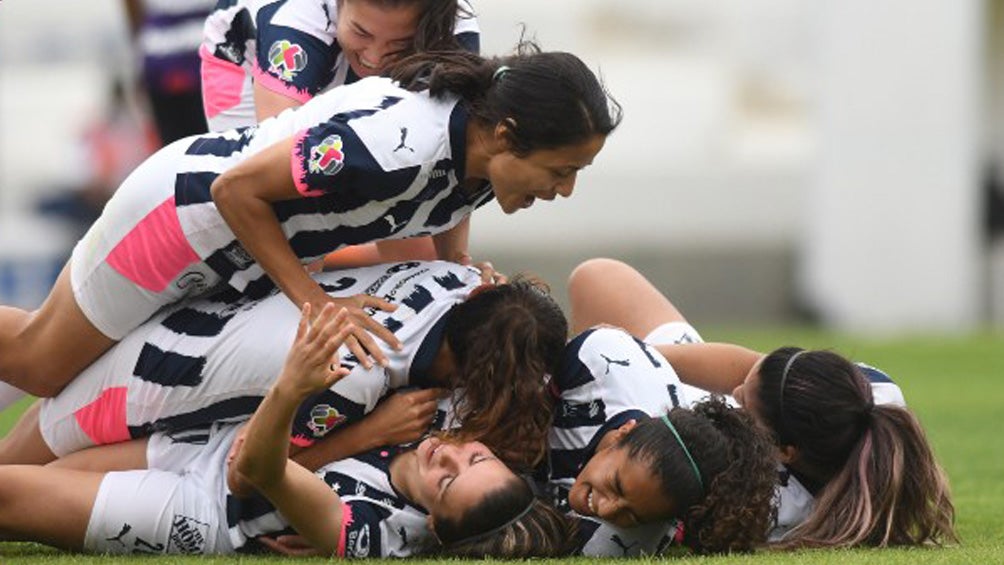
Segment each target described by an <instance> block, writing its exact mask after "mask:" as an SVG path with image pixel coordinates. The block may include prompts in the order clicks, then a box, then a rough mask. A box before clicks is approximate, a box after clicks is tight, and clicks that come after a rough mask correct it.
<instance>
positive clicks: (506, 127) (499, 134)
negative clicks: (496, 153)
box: [494, 118, 516, 151]
mask: <svg viewBox="0 0 1004 565" xmlns="http://www.w3.org/2000/svg"><path fill="white" fill-rule="evenodd" d="M515 132H516V120H514V119H512V118H506V119H504V120H502V121H500V122H499V123H497V124H495V131H494V137H495V143H497V144H498V145H499V147H501V148H502V150H504V151H508V150H510V149H511V148H512V138H513V135H515Z"/></svg>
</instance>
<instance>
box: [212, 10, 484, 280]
mask: <svg viewBox="0 0 1004 565" xmlns="http://www.w3.org/2000/svg"><path fill="white" fill-rule="evenodd" d="M204 29H205V38H204V40H203V45H202V47H201V48H200V50H199V53H200V56H201V58H202V75H203V80H202V94H203V95H202V100H203V102H204V105H205V112H206V120H207V122H208V123H209V125H210V126H209V129H210V130H211V131H222V130H226V129H230V128H237V127H247V126H251V125H255V124H256V123H258V122H260V121H262V120H264V119H267V118H271V117H272V116H275V115H277V114H279V113H280V112H281V111H283V110H286V109H288V108H295V107H298V106H300V105H302V104H303V103H304V102H306V101H307V100H310V99H311V98H313V97H314V96H316V95H318V94H319V93H321V92H323V91H326V90H329V89H331V88H334V87H337V86H340V85H343V84H349V83H352V82H355V81H356V80H359V79H360V78H362V77H367V76H375V75H378V74H380V73H381V72H382V71H383V70H384V69H385V68H386V67H387V66H388V64H390V63H392V62H394V61H396V60H398V59H400V58H401V57H402V56H405V55H408V54H410V53H413V52H423V51H430V50H459V49H464V50H466V51H470V52H471V53H478V52H479V49H480V36H479V31H478V25H477V20H476V18H475V17H474V12H473V9H472V8H471V6H470V5H469V4H468V3H467V2H466V0H464V1H461V2H458V1H457V0H280V1H276V0H272V1H268V2H261V1H251V0H238V1H237V2H236V3H234V2H231V3H226V4H225V5H222V6H220V7H218V8H217V9H216V10H215V11H214V12H213V13H212V14H211V15H210V17H209V18H208V21H207V22H206V25H205V28H204ZM434 258H436V250H435V247H434V246H433V243H432V240H431V239H430V238H429V237H416V238H408V239H399V240H384V241H379V242H376V243H372V244H363V245H354V246H350V247H347V248H343V249H341V250H339V251H338V252H335V253H332V254H331V255H329V257H328V259H327V260H326V263H328V264H329V265H331V266H332V267H336V268H345V267H353V266H362V265H369V264H376V263H386V262H391V261H398V260H405V259H434Z"/></svg>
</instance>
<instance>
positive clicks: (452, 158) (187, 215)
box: [174, 78, 493, 296]
mask: <svg viewBox="0 0 1004 565" xmlns="http://www.w3.org/2000/svg"><path fill="white" fill-rule="evenodd" d="M467 119H468V116H467V112H466V110H465V109H464V105H463V104H460V103H459V99H458V98H457V97H455V96H452V95H449V96H447V97H445V98H442V99H434V98H431V97H430V96H429V93H428V91H423V92H409V91H407V90H404V89H402V88H400V87H399V86H398V85H397V84H396V83H394V82H392V81H391V80H390V79H386V78H368V79H366V80H362V81H359V82H357V83H354V84H352V85H349V86H346V87H344V88H338V89H335V90H332V91H330V92H328V93H326V94H324V95H322V96H318V97H317V98H314V99H313V100H311V101H310V102H308V103H307V104H305V105H303V106H302V107H300V108H297V109H295V110H287V111H285V112H283V113H281V114H279V115H278V116H276V117H275V118H271V119H268V120H265V121H264V122H262V123H261V124H260V125H258V126H256V127H251V128H245V129H239V130H229V131H226V132H222V133H219V134H207V135H202V136H199V137H196V138H193V140H192V143H191V145H190V146H189V148H188V150H187V151H186V154H185V156H184V158H183V159H182V160H181V162H179V163H178V165H177V173H176V175H175V179H174V182H175V204H176V206H177V214H178V220H179V221H180V223H181V228H182V230H183V232H184V234H185V237H186V238H187V240H188V242H189V243H190V244H191V246H192V249H193V250H194V251H195V253H196V254H197V255H198V256H199V257H200V258H201V259H202V260H203V261H205V263H206V264H208V265H209V266H210V267H211V268H212V269H213V270H214V271H215V272H217V273H218V274H219V275H220V276H221V277H222V279H223V280H224V281H226V282H227V283H228V284H229V285H230V286H232V287H233V288H235V289H237V290H239V291H241V292H247V293H249V294H250V295H252V296H261V295H263V294H264V293H265V292H266V291H267V290H269V289H271V288H272V286H273V283H272V281H271V279H270V278H269V277H268V275H266V274H265V272H264V270H263V269H262V268H261V267H260V266H259V265H258V263H257V262H256V261H255V260H254V258H253V257H252V256H251V255H250V254H249V253H248V252H247V251H246V250H245V249H244V248H243V246H242V245H241V244H240V242H239V241H238V240H237V238H236V237H235V236H234V234H233V232H232V231H231V230H230V227H229V226H228V225H227V223H226V221H225V220H224V219H223V217H222V216H221V215H220V213H219V211H218V210H217V209H216V204H215V203H214V202H213V199H212V195H211V194H210V186H211V184H212V182H213V181H214V180H215V179H216V178H217V177H218V176H219V175H220V174H222V173H223V172H224V171H226V170H227V169H230V168H232V167H234V166H235V165H237V164H239V163H241V162H243V161H245V160H247V159H248V158H250V157H251V156H252V155H254V154H256V153H258V152H259V151H261V150H262V149H264V148H266V147H268V146H270V145H272V144H274V143H276V142H278V141H281V140H283V139H287V138H289V137H291V136H295V139H296V143H295V145H294V147H293V155H291V162H292V167H293V171H292V173H293V177H294V180H295V182H296V185H297V187H298V189H299V190H300V191H301V193H303V195H304V198H296V199H292V200H286V201H281V202H275V203H274V204H273V209H274V211H275V214H276V216H277V218H278V220H279V223H280V225H281V228H282V231H283V233H284V235H285V236H286V239H287V240H288V241H289V243H290V245H291V246H292V248H293V252H294V253H295V254H296V255H297V257H299V258H300V259H301V261H302V262H303V263H305V264H306V263H310V262H312V261H315V260H317V259H320V258H322V257H324V256H325V255H326V254H328V253H329V252H331V251H333V250H335V249H338V248H341V247H344V246H347V245H354V244H359V243H367V242H371V241H378V240H383V239H401V238H407V237H413V236H422V235H430V234H435V233H440V232H443V231H446V230H448V229H450V228H452V227H453V226H455V225H456V224H458V223H459V222H460V221H461V220H462V219H463V218H464V217H466V216H467V215H469V214H470V213H471V212H473V211H474V209H476V208H478V207H480V206H482V205H484V204H485V203H487V202H488V201H490V200H491V199H492V198H493V193H492V190H491V187H490V185H488V184H487V183H485V184H483V185H482V186H480V187H479V188H478V189H476V190H474V191H473V192H467V191H465V190H462V189H461V183H462V181H463V179H464V175H465V172H464V171H465V156H466V133H465V132H466V125H467Z"/></svg>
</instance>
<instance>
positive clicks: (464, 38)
mask: <svg viewBox="0 0 1004 565" xmlns="http://www.w3.org/2000/svg"><path fill="white" fill-rule="evenodd" d="M204 34H205V37H204V38H203V43H202V47H201V48H200V50H199V54H200V56H201V58H202V99H203V104H204V106H205V112H206V120H207V121H208V122H209V129H210V130H211V131H223V130H227V129H231V128H238V127H247V126H251V125H255V124H256V123H258V122H260V121H262V120H264V119H266V118H271V117H272V116H275V115H277V114H278V113H279V112H281V111H283V110H286V109H288V108H295V107H297V106H300V105H302V104H303V103H305V102H306V101H308V100H310V99H311V98H313V97H314V96H317V95H318V94H320V93H321V92H324V91H326V90H329V89H331V88H334V87H337V86H341V85H343V84H350V83H353V82H355V81H357V80H359V79H360V78H364V77H368V76H376V75H379V74H380V73H381V72H383V71H384V70H385V69H386V68H387V66H388V65H389V64H391V63H393V62H394V61H396V60H398V59H400V58H401V57H403V56H406V55H409V54H411V53H415V52H423V51H432V50H437V51H445V50H458V49H465V50H467V51H470V52H471V53H478V51H479V48H480V36H479V30H478V24H477V19H476V18H475V17H474V12H473V9H472V8H471V6H470V4H469V3H468V2H466V0H464V1H461V2H458V1H457V0H273V1H270V2H260V1H257V0H237V1H236V2H228V3H223V4H221V5H220V6H217V8H216V10H214V11H213V13H212V14H210V15H209V18H208V19H207V21H206V25H205V28H204Z"/></svg>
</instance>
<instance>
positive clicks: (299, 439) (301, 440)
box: [289, 435, 314, 447]
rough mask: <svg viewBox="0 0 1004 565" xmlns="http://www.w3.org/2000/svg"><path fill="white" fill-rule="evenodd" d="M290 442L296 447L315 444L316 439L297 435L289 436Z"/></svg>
mask: <svg viewBox="0 0 1004 565" xmlns="http://www.w3.org/2000/svg"><path fill="white" fill-rule="evenodd" d="M289 443H291V444H293V445H295V446H296V447H310V446H311V445H314V440H312V439H310V438H309V437H307V436H300V435H296V436H292V437H290V438H289Z"/></svg>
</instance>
